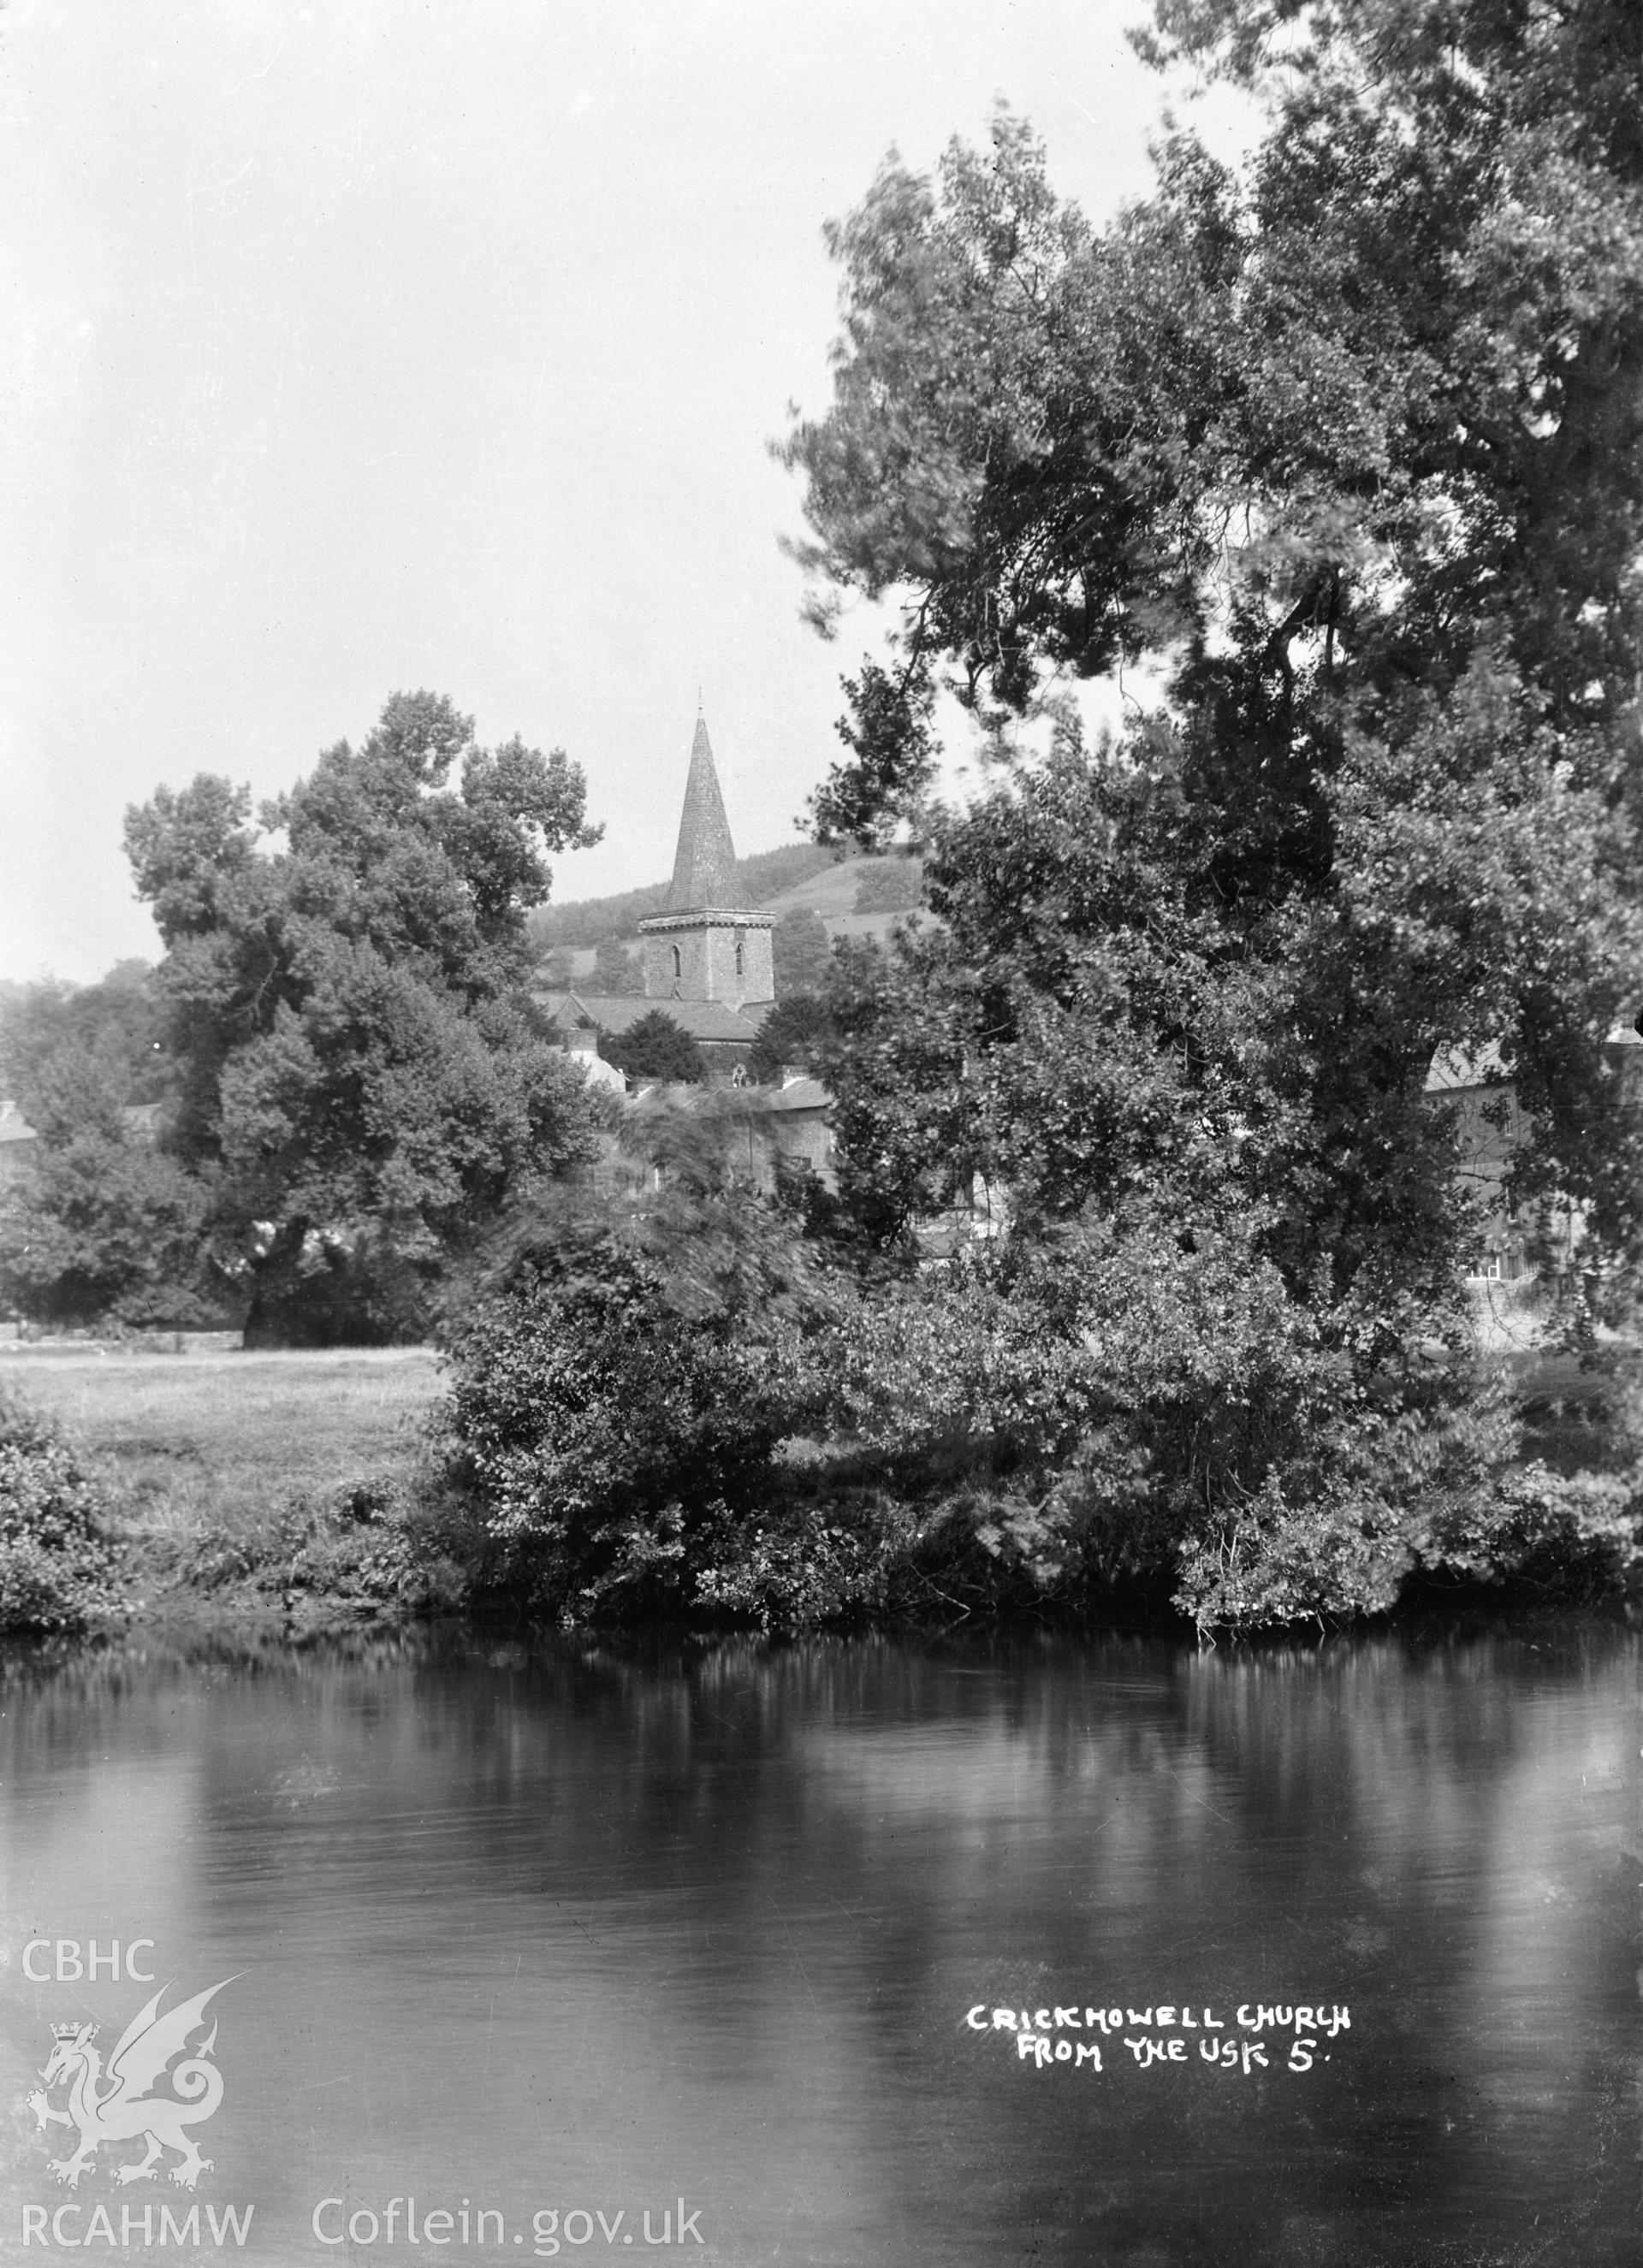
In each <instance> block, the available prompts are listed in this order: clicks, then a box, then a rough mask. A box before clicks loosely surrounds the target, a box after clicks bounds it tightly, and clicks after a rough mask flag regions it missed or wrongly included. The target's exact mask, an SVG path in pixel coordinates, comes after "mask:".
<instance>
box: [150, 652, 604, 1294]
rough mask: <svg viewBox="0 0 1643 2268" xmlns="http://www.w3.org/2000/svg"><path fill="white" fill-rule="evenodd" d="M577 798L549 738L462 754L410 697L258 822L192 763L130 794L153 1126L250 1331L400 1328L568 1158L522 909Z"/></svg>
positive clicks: (429, 706)
mask: <svg viewBox="0 0 1643 2268" xmlns="http://www.w3.org/2000/svg"><path fill="white" fill-rule="evenodd" d="M453 776H454V777H453ZM585 806H586V789H585V784H584V781H583V777H582V774H581V770H580V769H579V767H578V766H577V765H575V764H573V763H571V762H570V761H569V760H568V758H567V757H566V756H565V755H564V753H563V752H562V751H559V750H556V751H555V752H554V754H553V755H551V756H547V757H544V756H542V755H540V754H539V753H537V752H536V751H535V750H534V749H529V748H527V747H525V746H524V744H523V743H522V742H521V741H519V740H517V739H515V740H512V741H509V742H507V743H506V744H505V745H504V746H503V747H498V748H496V749H485V748H483V747H479V746H478V745H477V744H476V743H475V740H474V737H473V726H472V721H471V719H469V718H466V717H463V716H461V715H460V714H459V713H458V711H456V710H455V709H454V708H453V705H452V704H451V703H450V702H449V701H448V700H446V699H445V698H444V697H443V696H435V695H432V694H428V693H416V694H396V695H394V696H393V697H392V698H391V699H390V700H389V701H388V703H387V706H386V707H385V709H384V711H383V712H382V717H381V719H380V721H379V724H378V725H376V727H375V728H374V730H373V731H372V733H370V735H369V736H368V737H367V739H366V740H365V742H364V744H363V745H362V746H361V747H359V748H358V749H357V750H356V749H353V748H351V747H350V746H349V745H348V743H347V742H346V741H343V742H340V743H339V744H338V745H337V746H336V747H333V748H330V749H328V750H327V751H326V753H325V754H324V755H321V757H320V760H319V762H318V763H317V764H316V766H315V767H314V770H313V772H312V773H311V774H310V776H309V777H307V778H306V780H303V781H300V782H299V783H298V785H297V786H296V787H295V788H294V789H292V790H291V792H290V793H289V794H288V795H285V796H283V797H280V798H278V799H276V801H274V802H272V803H270V804H269V805H266V806H264V807H263V810H262V814H260V821H261V824H260V828H257V827H254V826H253V825H252V824H251V823H250V798H249V795H248V793H247V791H246V790H244V789H242V788H235V787H233V786H232V785H231V784H229V783H228V782H227V781H226V780H223V779H219V778H213V777H200V778H198V779H196V780H195V782H194V783H193V784H192V785H191V786H190V787H188V788H185V789H182V790H181V791H180V792H175V793H173V792H172V791H171V790H169V789H166V788H161V789H160V790H159V791H158V792H157V793H156V795H155V796H154V797H153V799H151V801H150V802H149V803H147V804H145V805H144V806H140V807H134V808H133V809H132V810H131V811H130V812H129V813H128V814H127V821H126V842H127V848H128V851H129V857H130V859H131V864H132V868H133V872H134V873H135V875H136V883H137V888H138V892H139V894H140V895H142V896H143V897H144V898H145V899H147V900H148V901H149V902H150V903H151V906H152V907H153V909H154V916H155V919H156V922H157V923H158V927H159V931H160V935H161V937H162V938H163V939H164V940H165V943H166V959H165V961H164V962H163V963H162V965H161V968H160V970H159V975H158V983H159V987H160V990H161V993H162V996H163V998H164V999H165V1002H166V1008H167V1012H168V1018H169V1038H170V1045H171V1049H172V1052H173V1055H174V1057H176V1059H177V1060H178V1062H179V1064H181V1094H180V1098H179V1102H178V1106H177V1111H176V1121H175V1133H174V1141H175V1144H176V1147H177V1149H178V1151H179V1153H180V1154H181V1157H182V1158H183V1159H184V1160H185V1161H186V1162H188V1164H190V1165H191V1166H193V1167H195V1169H196V1170H198V1171H200V1172H201V1173H203V1175H206V1176H207V1177H208V1179H209V1180H210V1185H211V1190H212V1207H211V1224H212V1228H213V1232H214V1234H215V1237H216V1239H217V1249H218V1252H219V1256H220V1257H221V1258H222V1259H223V1261H224V1263H225V1265H228V1266H230V1267H234V1268H238V1269H239V1270H240V1271H242V1273H243V1275H244V1277H245V1278H246V1280H247V1284H248V1286H249V1290H250V1310H251V1311H250V1318H249V1321H248V1323H247V1331H248V1334H249V1335H250V1336H251V1337H253V1338H255V1337H308V1338H325V1337H357V1336H365V1337H380V1336H387V1335H391V1334H392V1333H394V1332H395V1331H397V1330H403V1329H408V1328H415V1327H416V1324H417V1323H418V1322H419V1321H420V1319H421V1317H420V1300H421V1299H422V1296H423V1295H424V1292H425V1291H426V1289H427V1286H428V1285H429V1284H430V1282H431V1280H432V1279H433V1278H435V1277H437V1274H438V1270H439V1268H440V1266H441V1264H442V1263H443V1262H444V1260H445V1258H446V1256H448V1254H449V1253H450V1251H451V1250H452V1249H453V1247H455V1246H457V1245H459V1244H460V1243H461V1241H463V1240H464V1238H466V1237H467V1236H468V1235H470V1234H472V1233H474V1231H475V1229H476V1228H477V1227H478V1226H481V1225H483V1222H484V1221H485V1220H486V1219H489V1218H490V1217H491V1216H492V1215H493V1214H494V1212H495V1211H496V1210H497V1207H498V1206H499V1205H500V1204H502V1202H503V1201H504V1199H505V1197H507V1196H508V1195H509V1193H510V1192H511V1191H513V1190H515V1189H517V1188H518V1187H519V1184H520V1182H521V1180H522V1179H523V1178H524V1177H527V1176H528V1175H531V1174H532V1173H534V1172H538V1171H544V1170H548V1169H549V1168H551V1167H553V1166H554V1165H555V1164H556V1163H558V1162H562V1161H564V1160H566V1159H567V1158H569V1157H570V1156H571V1155H573V1154H576V1153H577V1152H578V1150H579V1148H580V1146H581V1145H582V1144H583V1143H584V1141H585V1139H586V1128H585V1123H584V1115H583V1108H582V1105H581V1103H580V1102H579V1101H578V1088H579V1082H578V1079H577V1078H576V1075H575V1074H574V1073H573V1072H572V1071H570V1070H569V1068H568V1067H567V1065H566V1064H565V1061H564V1057H562V1056H561V1055H559V1054H558V1053H557V1052H556V1050H555V1049H552V1048H551V1047H550V1046H549V1045H548V1044H547V1040H546V1037H545V1035H544V1033H543V1030H542V1027H541V1023H540V1019H539V1018H538V1017H537V1016H536V1013H535V1012H534V1009H533V1008H532V1006H531V1004H530V1001H529V999H528V997H527V993H526V990H525V982H526V979H527V975H528V972H529V967H530V952H529V946H528V939H527V931H526V916H527V912H528V911H529V909H531V908H532V907H533V906H536V905H539V904H541V903H542V902H543V901H544V900H545V898H546V897H547V895H548V892H549V885H550V881H551V872H550V869H549V865H548V858H549V855H550V854H551V853H554V852H556V851H563V850H564V849H565V848H567V847H569V846H572V845H576V844H580V843H590V842H592V841H593V840H595V839H597V832H598V830H596V829H594V828H589V827H588V826H586V823H585V818H584V814H585ZM281 836H283V837H284V842H283V845H282V843H280V841H279V838H280V837H281Z"/></svg>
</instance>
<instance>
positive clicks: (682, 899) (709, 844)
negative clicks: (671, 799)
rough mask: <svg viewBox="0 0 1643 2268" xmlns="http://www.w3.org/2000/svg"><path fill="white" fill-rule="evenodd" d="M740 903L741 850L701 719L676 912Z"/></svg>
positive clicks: (672, 894) (682, 834)
mask: <svg viewBox="0 0 1643 2268" xmlns="http://www.w3.org/2000/svg"><path fill="white" fill-rule="evenodd" d="M735 902H736V851H735V845H734V844H733V843H732V841H731V839H730V821H728V820H727V819H726V816H725V799H724V797H723V796H722V795H721V794H720V793H719V787H718V772H717V771H716V770H714V768H713V750H712V746H711V742H710V741H709V740H708V737H707V724H706V721H705V719H704V718H701V717H698V718H696V738H695V740H693V741H692V742H691V744H690V773H689V778H688V779H687V780H686V781H685V799H684V812H683V814H682V817H681V819H680V821H679V848H678V851H676V853H675V854H674V878H673V881H672V884H671V885H670V887H669V888H668V892H667V909H668V911H669V912H670V913H679V912H683V911H684V910H685V909H687V908H688V907H692V906H733V905H734V904H735Z"/></svg>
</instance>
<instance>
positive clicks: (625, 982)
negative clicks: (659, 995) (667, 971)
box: [587, 937, 645, 998]
mask: <svg viewBox="0 0 1643 2268" xmlns="http://www.w3.org/2000/svg"><path fill="white" fill-rule="evenodd" d="M587 986H588V990H589V991H590V992H594V993H601V994H606V993H608V994H611V995H614V996H615V997H616V998H628V997H634V996H637V997H640V998H642V997H643V995H644V991H645V970H644V967H643V965H642V963H641V961H640V959H639V955H638V952H637V948H636V947H635V946H628V945H624V944H623V942H622V940H621V939H620V938H615V937H601V938H600V940H599V944H598V946H596V947H595V949H594V953H593V974H592V975H591V976H589V978H588V980H587Z"/></svg>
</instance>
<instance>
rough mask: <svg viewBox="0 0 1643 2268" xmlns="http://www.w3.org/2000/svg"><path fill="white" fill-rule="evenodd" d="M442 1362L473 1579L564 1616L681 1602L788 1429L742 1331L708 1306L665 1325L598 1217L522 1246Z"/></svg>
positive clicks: (648, 1262) (778, 1388)
mask: <svg viewBox="0 0 1643 2268" xmlns="http://www.w3.org/2000/svg"><path fill="white" fill-rule="evenodd" d="M450 1351H451V1359H452V1366H453V1390H452V1394H451V1396H450V1401H449V1403H448V1406H447V1409H446V1414H445V1418H444V1422H443V1438H444V1443H445V1454H446V1473H447V1476H448V1479H449V1481H450V1484H452V1485H453V1487H454V1488H455V1489H456V1490H457V1491H459V1492H460V1494H461V1495H462V1497H463V1498H464V1499H467V1500H468V1501H470V1502H471V1503H472V1504H473V1505H474V1506H475V1513H476V1517H477V1519H478V1521H479V1522H480V1523H481V1525H482V1527H483V1535H484V1536H485V1538H486V1540H487V1542H488V1543H489V1545H490V1564H489V1567H488V1570H487V1573H488V1578H489V1580H490V1582H491V1583H492V1584H493V1585H496V1586H498V1587H501V1586H507V1587H511V1588H513V1589H515V1590H523V1591H525V1592H527V1594H530V1595H532V1596H533V1597H534V1598H535V1599H536V1601H537V1602H539V1603H541V1604H544V1605H548V1606H550V1607H552V1608H553V1609H556V1610H558V1611H561V1612H563V1613H564V1614H565V1615H567V1616H571V1617H573V1618H576V1619H581V1618H583V1617H585V1616H589V1615H593V1614H596V1613H601V1612H607V1613H608V1612H611V1611H617V1610H621V1609H624V1608H625V1609H629V1610H632V1609H641V1608H649V1609H657V1608H665V1607H666V1606H667V1604H668V1603H669V1602H672V1603H673V1604H674V1605H675V1606H678V1605H682V1604H684V1603H686V1602H688V1601H689V1597H690V1594H691V1582H692V1578H693V1575H694V1572H695V1571H696V1567H697V1566H698V1565H699V1564H700V1563H701V1561H702V1558H703V1556H704V1550H705V1549H706V1546H707V1541H708V1539H710V1538H711V1536H713V1535H715V1534H716V1533H718V1530H719V1529H720V1528H722V1527H723V1526H724V1524H725V1523H726V1521H732V1520H733V1519H734V1518H735V1517H736V1516H737V1515H738V1514H739V1513H745V1512H746V1511H747V1510H748V1507H749V1506H750V1505H751V1504H752V1503H754V1502H755V1501H756V1500H757V1499H758V1498H759V1497H760V1495H761V1493H762V1492H763V1491H765V1490H767V1489H768V1488H769V1487H770V1482H771V1473H770V1459H771V1454H772V1452H773V1450H774V1448H775V1446H776V1444H777V1440H779V1439H780V1438H781V1437H782V1435H783V1433H784V1432H786V1431H787V1430H789V1426H790V1424H791V1412H790V1410H789V1408H788V1406H787V1402H786V1398H785V1395H784V1391H783V1381H782V1380H781V1378H780V1376H779V1374H778V1373H777V1370H776V1369H775V1368H774V1367H773V1366H772V1365H771V1363H770V1359H769V1353H770V1350H769V1348H768V1346H767V1345H765V1344H762V1343H761V1340H760V1338H759V1337H758V1336H757V1335H751V1334H749V1333H748V1332H746V1331H744V1330H743V1329H740V1319H739V1318H738V1316H737V1315H736V1314H734V1313H732V1312H726V1310H725V1309H724V1308H723V1307H720V1308H718V1309H714V1308H712V1307H708V1308H707V1309H705V1310H700V1309H699V1310H698V1311H697V1312H696V1313H694V1314H684V1313H682V1311H681V1309H680V1307H678V1306H677V1305H676V1304H675V1303H674V1301H673V1300H670V1299H669V1298H668V1296H667V1288H666V1278H665V1275H664V1271H663V1270H662V1269H661V1268H660V1267H659V1266H658V1265H657V1263H655V1262H654V1261H653V1260H652V1259H650V1258H648V1257H647V1256H645V1255H644V1254H643V1253H641V1252H639V1251H637V1250H636V1249H634V1248H633V1247H632V1246H631V1245H630V1243H629V1242H627V1241H624V1240H623V1238H621V1237H620V1236H618V1235H617V1234H616V1233H614V1232H613V1231H612V1230H611V1229H610V1228H609V1227H608V1226H604V1225H603V1224H601V1223H599V1222H598V1221H594V1222H593V1223H592V1224H582V1225H580V1226H571V1227H569V1228H562V1229H561V1230H560V1233H557V1234H556V1235H555V1236H554V1237H553V1238H552V1239H551V1240H549V1239H542V1240H541V1241H538V1242H536V1243H535V1244H534V1245H533V1246H529V1247H527V1248H524V1249H522V1250H521V1251H520V1252H519V1254H518V1255H517V1256H515V1257H514V1259H513V1261H512V1264H511V1266H510V1268H509V1270H508V1271H507V1273H506V1275H505V1278H504V1280H503V1281H502V1283H501V1284H500V1285H498V1286H497V1289H496V1290H494V1291H493V1292H492V1293H491V1294H490V1297H489V1298H487V1299H485V1300H482V1301H481V1302H480V1303H479V1304H478V1306H477V1307H475V1310H474V1311H473V1312H472V1313H471V1314H469V1315H468V1316H467V1317H466V1318H464V1319H463V1320H462V1321H461V1322H460V1323H459V1324H458V1325H457V1326H456V1327H455V1328H454V1329H453V1333H452V1337H451V1343H450Z"/></svg>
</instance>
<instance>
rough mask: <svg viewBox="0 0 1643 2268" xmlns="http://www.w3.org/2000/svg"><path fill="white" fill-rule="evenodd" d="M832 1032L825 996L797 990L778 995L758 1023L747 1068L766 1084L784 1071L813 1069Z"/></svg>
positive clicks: (832, 1023) (833, 1032)
mask: <svg viewBox="0 0 1643 2268" xmlns="http://www.w3.org/2000/svg"><path fill="white" fill-rule="evenodd" d="M834 1034H835V1026H834V1020H833V1011H832V1009H831V1008H830V1007H829V1005H828V1002H827V1000H826V999H825V998H821V997H820V996H818V995H817V994H815V993H812V992H799V993H796V994H794V995H793V996H792V998H786V999H778V1000H777V1003H776V1005H775V1006H774V1007H773V1008H772V1009H771V1010H770V1014H769V1015H768V1016H766V1018H765V1019H764V1021H763V1023H762V1024H761V1025H760V1026H759V1036H758V1038H757V1039H756V1040H755V1042H754V1043H753V1049H752V1052H751V1053H750V1054H749V1056H748V1071H749V1073H750V1074H751V1075H752V1077H753V1078H754V1079H757V1080H759V1081H760V1082H761V1083H762V1084H763V1085H766V1086H768V1085H769V1084H770V1082H771V1081H772V1080H774V1079H779V1078H780V1077H781V1075H782V1073H783V1072H784V1071H814V1070H815V1068H816V1066H817V1064H819V1063H820V1062H821V1058H822V1057H823V1056H824V1054H825V1053H826V1049H827V1043H828V1042H829V1040H830V1039H832V1038H833V1037H834Z"/></svg>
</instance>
